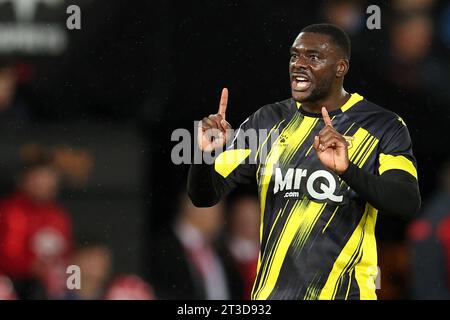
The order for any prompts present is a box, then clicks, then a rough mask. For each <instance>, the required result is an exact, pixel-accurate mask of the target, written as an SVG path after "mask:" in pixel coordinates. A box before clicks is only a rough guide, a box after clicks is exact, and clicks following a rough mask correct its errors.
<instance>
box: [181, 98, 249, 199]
mask: <svg viewBox="0 0 450 320" xmlns="http://www.w3.org/2000/svg"><path fill="white" fill-rule="evenodd" d="M227 102H228V90H227V89H223V91H222V96H221V99H220V104H219V112H218V113H217V114H213V115H210V116H209V117H205V118H203V120H202V121H201V122H200V123H199V127H198V132H197V134H198V148H199V149H200V151H201V152H203V154H207V155H208V157H207V158H209V159H212V158H213V157H214V153H215V152H216V150H218V149H220V148H222V147H223V146H224V145H226V144H227V142H228V141H229V140H231V134H230V132H231V131H230V129H231V126H230V124H228V122H226V120H225V111H226V108H227ZM249 119H250V118H247V119H246V121H244V122H243V124H241V126H240V127H239V130H238V131H237V132H236V136H235V137H234V139H233V141H232V142H231V144H232V145H231V146H230V147H229V148H227V150H225V151H224V152H222V153H220V154H219V155H218V156H217V157H216V158H215V159H214V163H213V164H206V163H201V164H192V165H191V166H190V168H189V173H188V181H187V192H188V195H189V197H190V199H191V201H192V203H193V204H194V205H195V206H196V207H211V206H213V205H215V204H216V203H217V202H219V201H220V199H221V198H222V197H223V196H225V195H226V194H227V193H228V192H230V191H231V190H232V189H234V188H235V187H236V185H237V184H239V183H248V182H250V181H251V179H252V178H254V176H255V169H254V166H253V165H251V164H250V163H248V162H246V160H247V159H248V158H249V156H250V153H251V150H250V147H249V146H248V143H247V142H245V146H244V148H243V149H242V148H238V146H237V145H236V144H237V141H238V140H239V139H238V138H240V136H238V135H239V134H241V133H242V132H244V131H245V130H246V129H247V127H248V126H249V125H250V123H251V122H252V121H250V120H249Z"/></svg>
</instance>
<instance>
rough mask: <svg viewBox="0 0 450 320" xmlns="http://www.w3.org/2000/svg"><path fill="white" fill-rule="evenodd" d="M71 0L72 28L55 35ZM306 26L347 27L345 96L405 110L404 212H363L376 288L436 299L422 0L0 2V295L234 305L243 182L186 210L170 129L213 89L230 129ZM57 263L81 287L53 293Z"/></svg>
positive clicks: (439, 170)
mask: <svg viewBox="0 0 450 320" xmlns="http://www.w3.org/2000/svg"><path fill="white" fill-rule="evenodd" d="M71 4H76V5H78V6H79V7H80V8H81V30H68V29H67V28H66V19H67V17H68V14H67V13H66V8H67V7H68V6H69V5H71ZM369 4H378V5H379V6H380V8H381V15H382V16H381V17H382V18H381V19H382V24H381V29H380V30H368V29H367V28H366V19H367V18H368V16H369V15H368V14H366V8H367V6H368V5H369ZM316 22H332V23H335V24H338V25H340V26H342V27H343V28H344V29H345V30H346V31H347V32H348V33H349V34H350V36H351V39H352V45H353V48H352V49H353V50H352V59H351V68H350V73H349V75H348V77H347V80H346V89H347V90H348V91H350V92H359V93H360V94H362V95H363V96H365V97H367V98H368V99H370V100H371V101H373V102H375V103H378V104H380V105H382V106H385V107H387V108H389V109H391V110H392V111H394V112H396V113H398V114H399V115H401V116H402V117H403V119H404V120H405V122H406V123H407V125H408V127H409V130H410V133H411V136H412V140H413V143H414V152H415V155H416V157H417V160H418V164H419V177H420V180H419V181H420V186H421V192H422V200H423V209H422V213H421V214H420V216H419V217H417V219H416V220H414V221H408V222H406V221H400V220H395V219H392V218H386V217H383V216H379V220H378V224H377V239H378V244H379V265H380V268H381V288H380V289H379V290H378V295H379V297H380V299H415V298H438V299H446V298H450V169H449V168H450V167H449V166H448V162H447V161H448V159H449V154H450V148H449V147H448V146H447V141H446V139H447V137H448V135H449V134H448V128H447V125H448V123H449V121H450V87H449V84H450V4H449V3H448V1H437V0H409V1H407V0H393V1H385V2H378V3H377V2H374V1H370V2H366V1H357V0H355V1H351V0H342V1H340V0H339V1H292V0H283V1H273V0H266V1H258V2H256V1H249V0H240V1H237V0H236V1H235V0H233V1H205V0H195V1H173V0H164V1H163V0H151V1H150V0H149V1H134V2H130V1H124V0H117V1H106V0H103V1H99V0H97V1H94V0H74V1H66V0H25V1H22V0H0V132H1V134H0V150H1V157H0V173H1V175H0V195H1V197H2V200H1V203H0V273H1V274H2V275H1V276H0V298H2V299H14V298H18V299H47V298H49V299H116V298H119V299H120V298H134V299H156V298H160V299H175V298H180V299H185V298H191V299H214V298H216V299H217V298H219V299H220V298H234V299H241V298H244V299H245V298H248V293H249V290H250V288H251V283H252V277H254V267H255V261H256V259H257V235H258V226H257V224H258V203H257V200H256V199H255V191H254V186H249V187H246V188H242V189H239V190H237V191H236V192H234V193H233V194H232V195H230V197H229V199H227V201H225V202H224V203H222V204H220V205H218V206H216V207H214V208H212V209H203V210H198V209H195V208H194V207H192V205H191V204H190V203H189V201H187V200H186V198H185V195H184V191H185V185H186V173H187V169H188V166H186V165H182V166H176V165H174V164H172V162H171V158H170V154H171V149H172V147H173V146H174V145H175V143H174V142H171V133H172V131H173V130H174V129H176V128H187V129H188V130H190V131H192V130H193V121H194V120H199V119H200V118H201V117H203V116H206V115H208V114H211V113H214V112H215V111H216V108H217V104H218V98H219V95H220V90H221V88H222V87H224V86H226V87H228V88H229V90H230V102H229V108H228V109H229V111H228V113H227V116H228V117H229V118H228V120H229V122H230V123H231V124H232V125H233V126H234V127H237V126H238V124H239V123H240V122H241V121H242V120H243V119H244V118H245V117H246V116H247V115H249V114H250V113H252V112H253V111H255V110H256V109H258V108H259V107H260V106H262V105H264V104H266V103H269V102H273V101H278V100H282V99H285V98H286V97H289V95H290V92H289V85H288V59H289V47H290V45H291V44H292V42H293V40H294V38H295V37H296V35H297V34H298V32H299V30H300V29H301V28H302V27H304V26H306V25H308V24H310V23H316ZM60 179H61V181H62V183H61V184H59V183H58V181H59V180H60ZM58 203H59V204H58ZM203 211H205V212H203ZM206 211H208V212H206ZM69 264H77V265H79V266H80V267H81V272H82V279H81V282H82V283H81V285H82V289H81V290H74V291H68V290H66V289H65V279H66V278H67V274H66V273H65V267H66V266H67V265H69Z"/></svg>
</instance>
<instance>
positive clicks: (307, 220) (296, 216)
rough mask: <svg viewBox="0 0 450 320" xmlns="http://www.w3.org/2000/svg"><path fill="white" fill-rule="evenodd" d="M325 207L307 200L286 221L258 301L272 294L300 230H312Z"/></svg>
mask: <svg viewBox="0 0 450 320" xmlns="http://www.w3.org/2000/svg"><path fill="white" fill-rule="evenodd" d="M325 206H326V205H325V204H323V203H317V202H314V201H309V200H306V199H305V200H304V201H302V203H301V204H300V205H299V206H296V207H295V208H293V210H292V211H291V213H290V215H289V217H288V219H287V220H286V223H285V229H284V230H283V233H282V234H281V236H280V239H279V240H278V243H277V247H276V249H275V254H274V255H273V258H272V261H271V264H270V266H269V268H268V275H267V279H266V281H265V283H264V284H263V286H262V287H261V289H260V291H259V292H258V294H257V296H256V299H261V300H265V299H267V298H268V297H269V295H270V294H271V293H272V290H273V288H274V287H275V284H276V282H277V280H278V276H279V274H280V270H281V267H282V265H283V262H284V259H285V258H286V254H287V252H288V250H289V248H290V247H291V243H292V241H293V239H294V237H295V236H296V234H297V233H298V230H300V229H301V228H302V227H303V228H305V229H306V230H308V229H310V227H311V225H313V221H317V217H318V216H319V215H320V213H321V212H322V210H323V209H324V208H325ZM305 234H306V233H305ZM302 241H303V240H302Z"/></svg>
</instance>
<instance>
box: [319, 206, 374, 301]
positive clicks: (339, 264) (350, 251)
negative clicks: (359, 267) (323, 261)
mask: <svg viewBox="0 0 450 320" xmlns="http://www.w3.org/2000/svg"><path fill="white" fill-rule="evenodd" d="M366 216H367V210H366V211H365V212H364V214H363V216H362V217H361V220H360V221H359V224H358V226H357V227H356V229H355V231H353V234H352V235H351V237H350V239H349V240H348V241H347V243H346V245H345V246H344V248H343V249H342V251H341V253H340V254H339V256H338V257H337V259H336V261H335V262H334V264H333V268H332V270H331V272H330V274H329V276H328V279H327V282H326V283H325V285H324V287H323V288H322V291H321V293H320V296H319V299H327V300H330V299H333V298H334V295H335V288H336V287H337V283H338V281H340V279H341V276H342V273H343V272H344V269H345V267H347V266H348V263H349V262H350V261H351V260H352V257H354V254H355V252H356V251H357V249H358V246H359V244H360V241H361V237H362V236H363V227H364V224H365V222H366Z"/></svg>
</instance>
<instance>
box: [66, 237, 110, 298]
mask: <svg viewBox="0 0 450 320" xmlns="http://www.w3.org/2000/svg"><path fill="white" fill-rule="evenodd" d="M84 243H85V244H83V245H82V246H80V247H79V248H78V249H77V250H76V252H75V253H74V255H73V258H72V260H71V264H73V265H76V266H78V267H79V268H80V273H81V277H80V285H81V288H80V289H71V290H69V289H67V292H66V295H65V297H64V298H65V299H68V300H98V299H103V297H104V295H105V292H106V288H107V285H108V282H109V281H110V276H111V273H112V253H111V250H110V249H109V248H108V247H107V246H106V245H105V244H103V243H102V242H100V241H97V240H93V239H91V240H87V241H84Z"/></svg>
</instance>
